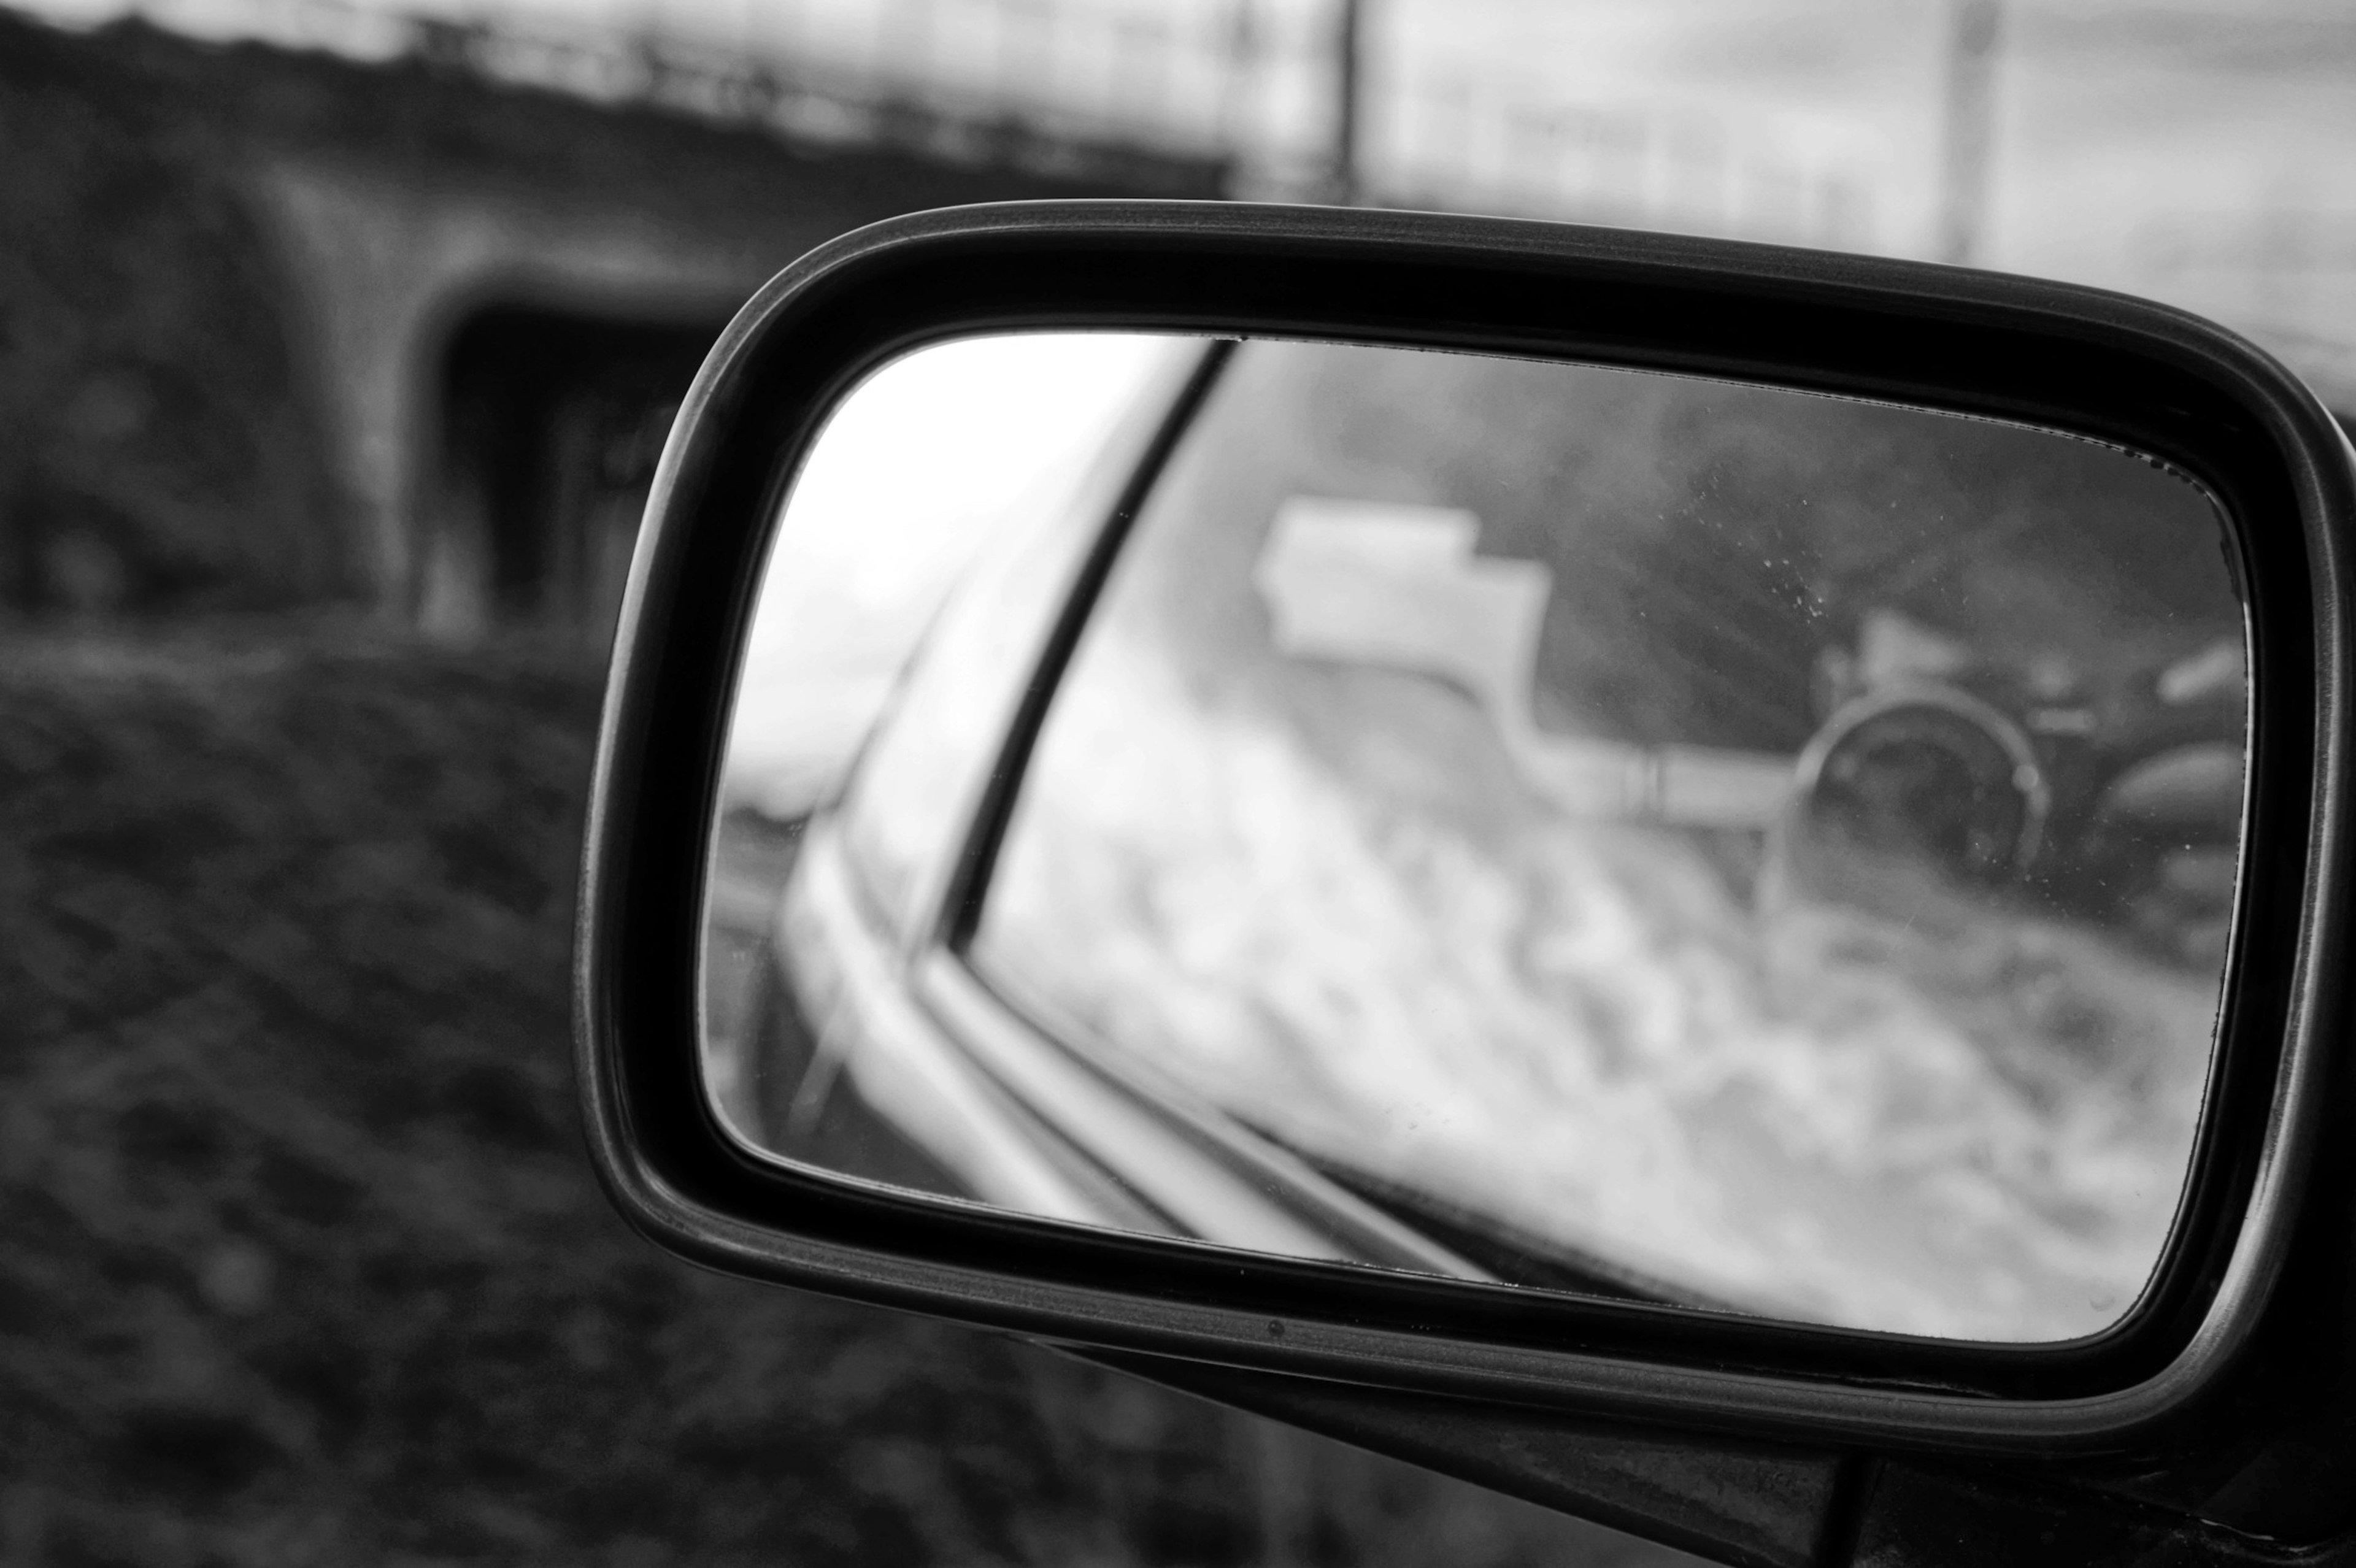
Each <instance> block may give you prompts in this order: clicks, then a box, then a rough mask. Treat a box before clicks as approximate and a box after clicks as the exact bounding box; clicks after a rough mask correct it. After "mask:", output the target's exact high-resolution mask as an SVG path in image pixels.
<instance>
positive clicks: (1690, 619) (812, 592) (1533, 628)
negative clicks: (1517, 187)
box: [704, 335, 2247, 1342]
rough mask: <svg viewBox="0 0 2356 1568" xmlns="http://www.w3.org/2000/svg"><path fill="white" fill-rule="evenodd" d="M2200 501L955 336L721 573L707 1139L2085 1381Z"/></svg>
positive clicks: (944, 1188) (1146, 344)
mask: <svg viewBox="0 0 2356 1568" xmlns="http://www.w3.org/2000/svg"><path fill="white" fill-rule="evenodd" d="M2223 529H2224V525H2223V523H2222V518H2221V516H2220V514H2219V512H2218V510H2217V507H2215V505H2214V503H2213V502H2212V501H2211V498H2210V497H2209V496H2208V495H2207V494H2206V493H2205V492H2204V491H2202V490H2201V488H2200V487H2198V486H2197V485H2195V484H2193V483H2192V482H2190V480H2188V479H2187V478H2185V477H2184V476H2183V475H2179V474H2177V473H2174V472H2171V471H2169V470H2168V469H2166V468H2165V467H2163V466H2162V465H2160V464H2156V463H2154V462H2151V461H2149V460H2147V459H2146V458H2144V457H2142V456H2140V455H2138V454H2135V453H2126V452H2123V451H2120V450H2117V449H2115V448H2113V447H2109V446H2104V445H2102V444H2098V443H2093V442H2089V441H2084V440H2080V439H2077V438H2073V437H2070V436H2066V435H2062V434H2060V433H2057V432H2050V431H2043V430H2036V429H2030V428H2026V427H2021V426H2017V425H2010V424H2005V423H1999V422H1995V421H1985V420H1976V419H1965V418H1961V417H1956V416H1952V415H1947V414H1942V413H1937V412H1933V411H1925V410H1920V409H1908V408H1899V407H1892V406H1887V405H1881V404H1875V403H1869V402H1862V401H1855V400H1839V399H1833V398H1826V397H1818V396H1813V395H1807V394H1803V393H1797V392H1792V391H1786V390H1781V389H1772V388H1766V387H1760V386H1749V385H1740V384H1732V383H1727V382H1719V381H1708V380H1701V379H1687V378H1678V377H1671V376H1664V375H1655V374H1648V373H1641V372H1633V371H1626V370H1617V369H1608V368H1599V367H1593V366H1582V365H1576V364H1566V363H1556V362H1544V361H1536V360H1523V359H1511V358H1502V357H1482V356H1472V355H1454V354H1439V353H1427V352H1418V351H1411V350H1404V349H1395V348H1376V347H1347V346H1337V345H1331V344H1306V343H1287V342H1274V341H1251V342H1245V343H1240V344H1230V343H1211V342H1205V341H1201V340H1191V339H1183V338H1172V337H1152V336H1119V335H1097V336H1080V335H1065V336H1002V337H995V338H984V339H976V340H969V341H963V342H958V343H952V344H947V345H942V346H938V347H932V348H928V349H924V350H921V351H918V352H916V353H915V354H912V355H910V356H908V357H905V358H903V359H900V360H898V361H896V362H894V364H892V365H890V366H887V367H886V368H883V370H881V371H879V372H878V373H876V374H875V375H874V376H873V378H871V379H869V380H868V381H866V382H865V383H864V384H863V385H862V386H861V387H860V388H859V389H857V390H856V391H854V392H853V393H852V394H851V397H850V398H849V399H848V400H846V401H845V402H844V403H843V405H842V406H841V408H840V409H839V410H838V411H836V413H835V414H834V416H833V418H832V420H831V422H830V424H829V425H828V426H827V428H826V430H825V432H824V433H823V434H822V436H821V438H820V439H819V443H818V444H817V446H816V448H815V450H814V452H813V453H812V455H811V456H810V458H809V461H808V464H807V465H806V467H805V468H804V470H803V472H802V473H801V475H800V476H799V477H798V480H797V482H796V484H795V485H794V487H793V489H792V492H791V494H790V496H789V497H788V499H787V503H786V506H785V508H784V512H783V515H782V517H780V519H779V522H778V525H777V534H776V543H775V545H774V546H773V550H772V555H771V559H770V561H769V564H768V568H767V575H766V581H765V582H764V585H763V590H762V598H761V601H760V605H759V610H758V613H757V615H756V617H755V624H754V626H753V629H752V632H751V635H750V642H749V645H748V646H747V649H746V652H745V658H744V673H743V677H742V683H741V687H740V690H739V694H738V699H737V709H736V716H735V721H734V726H735V727H734V731H733V733H732V735H731V738H730V750H729V755H728V762H727V768H726V773H725V776H724V781H723V805H722V813H721V817H720V822H719V826H718V828H717V832H716V837H715V843H714V848H713V855H714V860H713V876H712V883H711V889H712V891H711V896H710V900H709V902H708V906H707V928H706V946H705V952H706V965H705V968H706V986H705V991H706V997H705V1000H706V1030H705V1040H704V1064H705V1072H706V1081H707V1083H708V1084H709V1087H710V1091H711V1093H712V1096H713V1099H714V1103H715V1104H716V1106H717V1107H718V1109H719V1111H720V1113H721V1114H722V1115H723V1119H724V1120H725V1121H726V1122H727V1123H728V1125H730V1126H731V1128H732V1129H733V1130H734V1132H735V1133H736V1135H737V1136H739V1137H741V1138H742V1139H743V1140H744V1142H746V1143H747V1144H749V1145H752V1146H754V1147H757V1148H760V1149H764V1150H766V1151H768V1152H770V1153H772V1154H774V1155H776V1156H779V1157H785V1158H789V1159H792V1160H796V1161H799V1162H803V1163H806V1164H810V1165H815V1166H819V1167H821V1168H827V1169H829V1170H832V1171H837V1172H841V1173H843V1174H846V1175H851V1176H856V1177H861V1178H865V1179H872V1180H877V1181H882V1182H886V1183H891V1184H894V1185H897V1186H901V1187H906V1188H913V1189H920V1190H925V1191H929V1192H937V1193H944V1194H951V1195H955V1196H958V1197H962V1198H967V1199H971V1200H978V1201H981V1202H985V1203H991V1204H995V1205H1000V1206H1003V1207H1008V1208H1012V1209H1017V1210H1021V1211H1026V1212H1029V1213H1033V1214H1038V1215H1042V1216H1046V1217H1050V1218H1055V1219H1062V1220H1068V1221H1079V1222H1083V1223H1087V1224H1094V1225H1099V1226H1110V1227H1117V1228H1120V1229H1125V1230H1132V1231H1140V1232H1153V1233H1158V1234H1166V1235H1172V1236H1180V1237H1188V1238H1194V1239H1197V1240H1202V1241H1207V1242H1211V1243H1219V1244H1223V1245H1228V1246H1234V1247H1240V1248H1248V1249H1254V1250H1258V1251H1263V1252H1274V1253H1286V1254H1290V1255H1295V1256H1302V1257H1311V1258H1320V1259H1333V1260H1341V1261H1346V1262H1353V1263H1356V1264H1365V1265H1369V1266H1376V1267H1387V1268H1395V1269H1409V1270H1418V1271H1424V1272H1430V1273H1438V1274H1442V1275H1455V1276H1459V1277H1462V1278H1466V1279H1475V1280H1483V1281H1492V1282H1502V1283H1505V1284H1511V1285H1521V1286H1526V1287H1530V1288H1538V1289H1553V1290H1561V1291H1570V1292H1577V1293H1581V1294H1586V1295H1602V1296H1619V1297H1633V1298H1638V1299H1644V1300H1655V1301H1665V1302H1672V1303H1678V1304H1684V1305H1688V1306H1695V1307H1708V1308H1717V1309H1720V1310H1725V1311H1731V1312H1740V1313H1748V1314H1754V1315H1764V1316H1770V1317H1780V1318H1785V1319H1791V1320H1796V1321H1804V1322H1814V1323H1825V1324H1837V1325H1843V1326H1848V1327H1854V1328H1871V1329H1882V1330H1890V1331H1896V1332H1902V1333H1910V1334H1920V1335H1930V1336H1937V1337H1943V1338H1960V1339H1981V1340H1999V1341H2014V1342H2021V1341H2050V1340H2058V1339H2072V1338H2076V1337H2080V1336H2083V1335H2087V1334H2091V1333H2094V1332H2096V1331H2099V1330H2100V1329H2102V1328H2104V1327H2106V1326H2107V1325H2109V1324H2112V1323H2114V1322H2115V1321H2116V1320H2117V1319H2118V1318H2119V1317H2121V1316H2122V1315H2123V1314H2124V1313H2125V1312H2126V1310H2127V1309H2128V1308H2129V1307H2131V1306H2132V1305H2133V1303H2134V1301H2135V1300H2136V1296H2137V1295H2138V1293H2139V1292H2140V1291H2141V1289H2142V1288H2143V1286H2144V1285H2145V1283H2146V1281H2147V1278H2148V1277H2149V1275H2150V1274H2151V1271H2152V1269H2153V1266H2154V1265H2155V1264H2156V1263H2157V1261H2158V1257H2159V1255H2160V1252H2161V1249H2162V1246H2163V1244H2164V1243H2165V1242H2166V1240H2167V1237H2168V1233H2169V1225H2170V1222H2171V1221H2172V1219H2173V1217H2174V1213H2175V1210H2176V1205H2177V1202H2178V1199H2179V1193H2180V1191H2181V1189H2182V1187H2183V1184H2184V1179H2185V1176H2186V1172H2187V1169H2188V1167H2189V1163H2190V1156H2191V1149H2192V1143H2193V1133H2194V1128H2195V1124H2196V1121H2197V1118H2198V1115H2199V1112H2200V1108H2201V1098H2202V1093H2203V1089H2204V1085H2205V1083H2206V1078H2207V1072H2208V1065H2209V1059H2210V1052H2211V1037H2212V1035H2213V1033H2214V1029H2215V1025H2216V1019H2217V1014H2218V1008H2219V1002H2220V997H2221V992H2222V983H2223V975H2224V966H2225V954H2226V941H2227V934H2228V928H2229V923H2230V916H2231V912H2232V908H2233V889H2234V876H2235V867H2236V855H2237V850H2238V846H2239V843H2240V839H2241V833H2242V822H2243V809H2244V728H2245V713H2246V710H2247V677H2246V672H2245V661H2244V621H2243V613H2242V606H2241V604H2240V603H2239V601H2238V599H2237V597H2236V594H2235V591H2234V582H2233V576H2232V573H2231V571H2230V570H2229V568H2228V566H2227V553H2226V548H2225V546H2226V538H2225V534H2224V531H2223Z"/></svg>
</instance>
